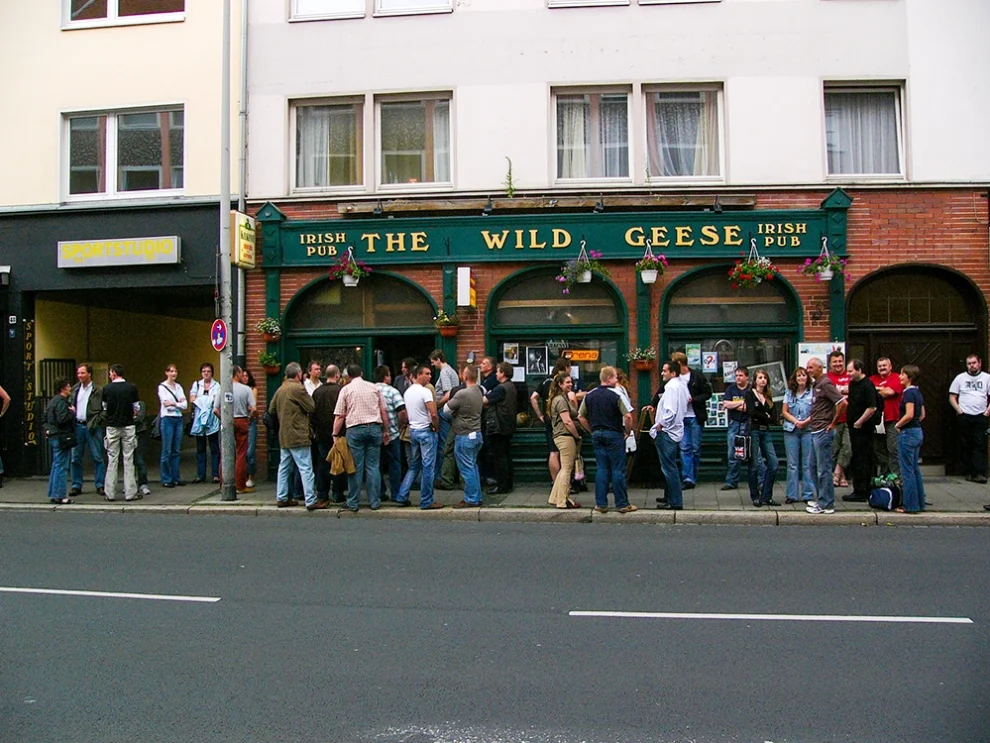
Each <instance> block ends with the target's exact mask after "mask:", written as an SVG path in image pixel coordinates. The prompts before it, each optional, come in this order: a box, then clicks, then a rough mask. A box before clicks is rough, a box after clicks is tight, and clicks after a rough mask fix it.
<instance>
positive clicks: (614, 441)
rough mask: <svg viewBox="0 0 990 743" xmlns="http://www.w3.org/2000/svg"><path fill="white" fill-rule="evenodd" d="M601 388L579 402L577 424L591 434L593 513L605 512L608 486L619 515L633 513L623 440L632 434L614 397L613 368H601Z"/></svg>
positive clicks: (627, 413)
mask: <svg viewBox="0 0 990 743" xmlns="http://www.w3.org/2000/svg"><path fill="white" fill-rule="evenodd" d="M598 378H599V380H601V385H600V386H599V387H596V388H595V389H593V390H591V392H589V393H588V394H587V395H585V397H584V400H582V401H581V408H580V410H578V421H579V422H580V423H581V425H582V426H584V427H585V428H586V429H587V430H589V431H591V440H592V442H593V443H594V445H595V462H596V463H597V465H598V472H596V473H595V510H596V511H598V513H607V512H608V486H609V482H611V483H612V493H613V494H614V496H615V507H616V508H617V509H618V511H619V513H629V512H630V511H635V510H636V506H634V505H632V504H630V503H629V494H628V491H627V489H626V437H627V436H629V434H630V433H632V411H631V410H630V409H629V407H628V406H627V405H626V403H625V400H623V399H622V396H621V395H617V394H615V386H616V385H617V384H618V383H619V376H618V374H617V373H616V371H615V367H614V366H603V367H602V370H601V372H600V373H599V375H598Z"/></svg>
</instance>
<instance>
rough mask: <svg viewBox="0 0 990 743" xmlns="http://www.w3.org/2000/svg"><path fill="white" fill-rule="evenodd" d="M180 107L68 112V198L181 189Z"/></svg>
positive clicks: (182, 138)
mask: <svg viewBox="0 0 990 743" xmlns="http://www.w3.org/2000/svg"><path fill="white" fill-rule="evenodd" d="M184 128H185V117H184V112H183V109H181V108H176V109H167V110H151V111H115V112H106V113H92V114H72V115H69V116H67V117H66V130H67V144H68V158H67V161H68V163H69V167H68V172H67V173H66V175H65V179H66V183H65V191H66V194H67V195H68V197H70V198H73V197H106V196H124V195H126V196H140V195H149V194H155V195H159V194H162V193H163V192H169V193H178V192H181V190H182V188H183V184H184V172H185V167H184V159H185V147H184V139H185V138H184Z"/></svg>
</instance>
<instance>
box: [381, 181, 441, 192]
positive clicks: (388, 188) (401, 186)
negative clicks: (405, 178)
mask: <svg viewBox="0 0 990 743" xmlns="http://www.w3.org/2000/svg"><path fill="white" fill-rule="evenodd" d="M453 190H454V184H453V183H380V184H378V191H377V192H376V193H424V192H428V191H444V192H447V191H453Z"/></svg>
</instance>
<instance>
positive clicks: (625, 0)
mask: <svg viewBox="0 0 990 743" xmlns="http://www.w3.org/2000/svg"><path fill="white" fill-rule="evenodd" d="M607 5H629V0H590V2H589V0H550V3H549V5H547V7H548V8H550V9H551V10H552V9H553V8H594V7H599V6H607Z"/></svg>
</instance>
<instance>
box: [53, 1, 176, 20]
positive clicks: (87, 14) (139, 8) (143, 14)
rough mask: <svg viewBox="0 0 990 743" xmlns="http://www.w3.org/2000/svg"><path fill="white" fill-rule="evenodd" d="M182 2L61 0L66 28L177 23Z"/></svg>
mask: <svg viewBox="0 0 990 743" xmlns="http://www.w3.org/2000/svg"><path fill="white" fill-rule="evenodd" d="M185 9H186V2H185V0H63V11H64V13H65V18H66V20H67V23H66V25H75V24H79V25H93V26H101V25H108V24H116V23H121V24H123V23H147V22H149V21H170V20H180V19H181V14H182V13H184V12H185Z"/></svg>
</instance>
